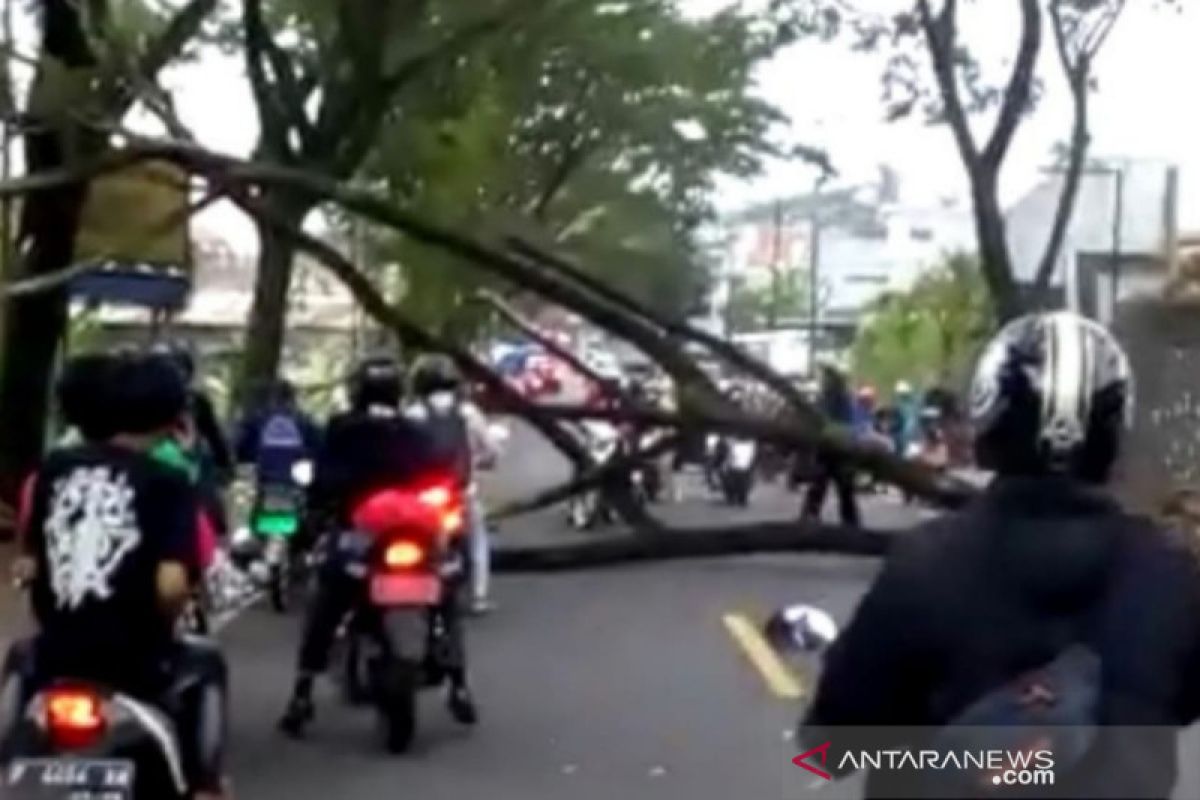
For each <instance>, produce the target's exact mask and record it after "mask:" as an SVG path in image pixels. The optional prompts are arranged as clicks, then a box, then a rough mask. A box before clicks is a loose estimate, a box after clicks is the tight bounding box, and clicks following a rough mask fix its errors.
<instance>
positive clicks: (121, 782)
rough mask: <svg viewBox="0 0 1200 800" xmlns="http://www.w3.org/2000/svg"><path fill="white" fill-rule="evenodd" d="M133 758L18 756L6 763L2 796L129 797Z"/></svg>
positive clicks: (45, 799)
mask: <svg viewBox="0 0 1200 800" xmlns="http://www.w3.org/2000/svg"><path fill="white" fill-rule="evenodd" d="M134 774H135V768H134V764H133V762H132V761H119V760H112V759H73V758H29V759H25V758H17V759H13V761H12V762H11V763H10V764H9V766H8V772H7V774H5V776H4V785H5V786H6V787H7V789H8V791H6V793H5V797H12V798H13V800H132V798H133V779H134Z"/></svg>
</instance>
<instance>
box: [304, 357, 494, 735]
mask: <svg viewBox="0 0 1200 800" xmlns="http://www.w3.org/2000/svg"><path fill="white" fill-rule="evenodd" d="M403 385H404V372H403V369H402V367H401V366H400V364H399V362H398V361H396V360H395V359H392V358H372V359H369V360H367V361H365V362H363V363H362V364H361V365H359V367H358V368H357V369H356V370H355V372H354V374H353V376H352V377H351V382H350V396H351V408H350V410H349V411H348V412H346V413H343V414H339V415H337V416H335V417H333V418H332V419H331V420H330V421H329V424H328V425H327V426H326V430H325V433H324V435H323V436H322V441H321V447H320V450H319V452H318V455H317V463H316V472H315V476H314V484H313V487H312V492H311V497H310V509H311V513H313V514H314V515H315V516H316V518H320V519H323V520H325V522H324V523H323V524H324V526H325V528H326V529H327V530H331V531H338V530H345V529H347V528H349V527H350V526H351V522H350V516H351V513H352V508H353V506H354V504H355V503H356V502H357V501H358V500H360V499H361V498H363V497H365V496H367V495H369V494H371V493H372V492H374V491H377V490H382V489H387V488H389V487H393V486H397V485H404V484H407V483H410V482H412V481H413V480H415V479H418V478H420V477H423V476H424V475H425V474H426V473H427V472H428V471H429V470H430V469H431V467H433V466H436V464H437V459H436V457H435V454H434V448H433V446H432V443H431V440H430V438H429V436H428V434H427V433H426V432H425V431H424V430H423V428H422V427H421V426H420V425H419V424H418V423H416V422H414V421H413V420H410V419H408V418H407V417H405V416H404V415H403V414H402V413H401V409H400V403H401V399H402V396H403ZM339 538H340V537H338V536H336V535H334V536H330V537H329V538H328V541H329V544H328V548H329V549H328V550H327V552H326V559H325V564H324V568H323V569H322V571H321V573H320V575H319V576H318V589H317V593H316V596H315V597H314V598H313V601H312V605H311V606H310V607H309V610H308V616H307V619H306V621H305V626H304V633H303V637H302V641H301V643H300V653H299V659H298V662H299V663H298V665H297V666H298V669H297V676H296V681H295V684H294V687H293V690H292V696H291V699H290V701H289V703H288V707H287V710H286V712H285V713H284V715H283V718H282V719H281V720H280V727H281V728H282V729H283V730H284V731H285V732H286V733H288V734H290V735H293V736H300V735H302V734H303V733H304V732H305V730H306V729H307V727H308V725H309V724H310V723H311V722H312V720H313V717H314V716H315V710H316V709H315V705H314V703H313V684H314V681H315V679H316V677H317V676H318V675H320V674H321V673H322V672H324V671H325V670H326V669H327V668H328V666H329V654H330V650H331V649H332V647H333V642H334V638H335V636H336V633H337V628H338V626H339V625H340V624H341V622H342V620H343V619H345V617H346V614H347V613H348V612H349V611H350V610H351V609H352V608H353V606H354V603H355V602H356V601H357V599H358V596H359V593H360V592H361V587H360V585H359V583H358V582H356V581H355V580H354V579H353V578H351V577H349V576H348V575H347V574H346V572H345V569H344V557H343V556H342V554H341V553H340V552H339V550H338V542H339ZM460 672H461V671H460ZM454 678H455V676H454V675H451V681H452V687H451V695H450V704H451V711H452V712H454V713H455V716H456V717H458V718H460V719H462V715H461V713H460V712H462V711H463V710H464V709H466V710H469V711H470V712H471V713H472V714H473V712H474V706H473V702H472V699H471V696H470V693H469V691H467V688H466V682H465V677H463V676H461V675H460V676H459V678H460V679H459V680H457V681H455V680H454Z"/></svg>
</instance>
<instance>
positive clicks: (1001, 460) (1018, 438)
mask: <svg viewBox="0 0 1200 800" xmlns="http://www.w3.org/2000/svg"><path fill="white" fill-rule="evenodd" d="M1133 403H1134V392H1133V374H1132V371H1131V370H1130V367H1129V359H1128V357H1127V356H1126V355H1125V351H1124V350H1122V349H1121V346H1120V345H1119V344H1118V343H1117V341H1116V339H1115V338H1113V336H1112V334H1111V333H1109V332H1108V331H1107V330H1106V329H1105V328H1104V327H1103V326H1101V325H1099V324H1098V323H1096V322H1093V321H1091V320H1089V319H1086V318H1084V317H1081V316H1079V315H1077V314H1074V313H1071V312H1066V311H1057V312H1053V313H1044V314H1031V315H1029V316H1025V317H1021V318H1020V319H1017V320H1014V321H1012V322H1010V323H1009V324H1008V325H1006V326H1005V327H1004V328H1003V329H1002V330H1001V331H1000V333H998V334H997V335H996V337H995V338H994V339H992V341H991V342H990V343H989V344H988V346H987V348H986V349H985V350H984V352H983V355H982V356H981V357H980V359H979V364H978V366H977V368H976V371H975V377H974V380H973V381H972V384H971V408H970V413H971V421H972V423H973V424H974V427H975V435H976V443H975V446H976V452H977V456H978V458H979V462H980V464H981V465H982V466H984V467H988V468H990V469H994V470H996V471H997V472H1000V473H1003V474H1023V475H1043V474H1065V475H1071V476H1074V477H1076V478H1080V479H1082V480H1087V481H1091V482H1096V483H1100V482H1103V481H1105V480H1107V478H1108V475H1109V473H1110V471H1111V469H1112V465H1113V463H1114V462H1115V461H1116V457H1117V449H1118V446H1119V443H1120V438H1121V431H1122V428H1124V427H1126V426H1128V424H1129V423H1130V422H1131V420H1132V416H1133Z"/></svg>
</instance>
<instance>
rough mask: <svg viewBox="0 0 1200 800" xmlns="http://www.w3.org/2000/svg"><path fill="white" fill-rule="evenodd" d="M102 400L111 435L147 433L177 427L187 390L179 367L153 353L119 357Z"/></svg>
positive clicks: (112, 368) (185, 404)
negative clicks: (105, 407) (106, 407)
mask: <svg viewBox="0 0 1200 800" xmlns="http://www.w3.org/2000/svg"><path fill="white" fill-rule="evenodd" d="M111 370H112V372H111V374H110V378H111V385H110V388H109V391H108V392H106V393H105V396H104V397H103V398H102V399H103V400H104V402H105V405H107V406H109V408H108V409H106V412H105V415H104V416H105V417H106V418H107V419H106V422H107V423H108V424H109V426H110V427H111V428H112V430H113V433H132V434H148V433H157V432H159V431H163V430H167V429H169V428H171V427H173V426H174V425H176V424H178V422H179V420H180V419H181V418H182V416H183V414H184V413H185V412H186V411H187V406H188V388H187V384H186V383H184V379H183V375H182V374H181V373H180V371H179V367H178V364H176V363H175V362H174V361H172V360H171V359H170V358H168V357H166V356H162V355H156V354H141V355H128V356H119V357H117V358H116V359H115V361H114V363H113V365H112V367H111Z"/></svg>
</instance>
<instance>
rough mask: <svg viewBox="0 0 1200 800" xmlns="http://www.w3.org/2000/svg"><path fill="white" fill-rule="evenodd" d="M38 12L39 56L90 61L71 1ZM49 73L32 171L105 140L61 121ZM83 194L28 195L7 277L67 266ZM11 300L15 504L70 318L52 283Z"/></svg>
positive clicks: (1, 453)
mask: <svg viewBox="0 0 1200 800" xmlns="http://www.w3.org/2000/svg"><path fill="white" fill-rule="evenodd" d="M43 14H44V17H43V41H42V56H43V58H54V59H57V60H58V61H59V62H60V64H61V65H65V66H67V67H69V68H84V67H90V66H92V65H93V64H94V56H93V54H92V52H91V50H90V46H89V44H88V40H87V37H86V36H85V35H84V34H83V29H82V24H81V20H80V17H79V13H78V11H77V9H76V7H75V6H74V5H73V4H71V3H67V2H62V1H61V0H56V1H55V2H47V3H45V7H44V9H43ZM46 74H47V73H46V71H45V70H44V69H43V70H39V74H38V76H37V78H36V79H35V81H34V84H33V87H32V89H31V91H30V97H29V101H28V106H29V110H30V113H29V116H30V119H29V124H30V131H31V132H30V133H28V134H26V137H25V153H26V159H25V160H26V171H27V172H29V173H34V172H41V171H48V170H54V169H57V168H60V167H62V166H64V165H65V164H66V162H67V160H68V159H69V158H86V157H87V156H88V155H89V154H92V153H96V152H99V151H100V149H102V148H103V146H104V141H103V139H102V138H100V137H97V136H95V135H94V134H93V135H87V133H86V132H85V131H83V130H82V129H81V128H80V127H79V126H77V125H73V124H69V123H64V122H63V119H64V118H65V117H66V116H67V115H66V112H65V110H64V109H62V108H60V107H59V106H61V105H62V102H66V101H65V100H59V98H62V97H64V96H65V95H64V94H62V93H63V90H64V84H63V82H62V81H63V80H64V78H62V77H61V74H60V76H59V78H58V80H57V81H55V80H51V79H50V78H47V77H46ZM65 80H77V78H73V77H69V78H66V79H65ZM35 109H36V111H37V113H36V114H35V111H34V110H35ZM60 114H61V116H57V115H60ZM51 117H56V118H51ZM86 197H87V184H86V183H80V184H69V185H66V186H61V187H57V188H53V189H47V190H43V191H40V192H34V193H32V194H30V195H28V196H27V197H26V198H25V203H24V206H23V207H22V210H21V220H20V228H19V231H18V235H17V248H16V250H17V253H18V254H19V255H18V262H17V264H16V267H17V268H16V269H14V270H12V271H11V273H10V275H9V276H7V277H9V278H10V280H20V279H21V278H29V277H35V276H38V275H47V274H50V273H54V272H58V271H60V270H63V269H66V268H67V267H68V266H70V264H71V259H72V257H73V256H74V249H75V231H76V228H77V227H78V225H79V218H80V213H81V211H82V209H83V203H84V200H85V198H86ZM8 302H9V305H8V308H7V309H6V313H5V315H4V316H5V318H4V342H3V356H2V362H0V363H2V367H3V374H2V375H0V499H3V501H4V502H5V503H8V504H10V505H12V504H15V502H16V498H17V495H18V494H19V490H20V485H21V482H22V481H23V480H24V479H25V476H26V475H27V474H28V473H29V472H30V471H31V470H32V469H33V468H34V467H35V466H36V464H37V462H38V459H39V458H40V457H41V454H42V448H43V446H44V438H45V432H46V422H47V417H48V409H49V396H50V383H51V380H52V379H53V373H54V361H55V358H54V356H55V352H56V351H57V349H58V345H59V342H60V340H61V339H62V335H63V331H64V329H65V327H66V321H67V296H66V293H65V292H64V291H62V290H61V289H57V290H52V291H48V292H39V293H34V294H29V295H23V296H21V297H16V298H12V299H10V300H9V301H8Z"/></svg>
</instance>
